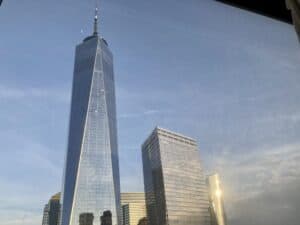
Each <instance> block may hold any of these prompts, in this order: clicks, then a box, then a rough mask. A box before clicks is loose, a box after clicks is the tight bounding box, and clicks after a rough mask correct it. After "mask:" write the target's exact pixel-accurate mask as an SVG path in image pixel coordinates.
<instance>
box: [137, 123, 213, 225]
mask: <svg viewBox="0 0 300 225" xmlns="http://www.w3.org/2000/svg"><path fill="white" fill-rule="evenodd" d="M142 157H143V168H144V188H145V195H146V207H147V218H148V221H149V225H208V224H210V213H209V201H208V191H207V187H206V182H205V177H204V175H203V172H202V168H201V164H200V157H199V152H198V147H197V143H196V141H195V140H193V139H191V138H189V137H186V136H183V135H180V134H177V133H174V132H171V131H168V130H165V129H161V128H156V129H155V130H154V131H153V132H152V134H151V135H150V136H149V138H148V139H147V140H146V141H145V143H144V144H143V145H142Z"/></svg>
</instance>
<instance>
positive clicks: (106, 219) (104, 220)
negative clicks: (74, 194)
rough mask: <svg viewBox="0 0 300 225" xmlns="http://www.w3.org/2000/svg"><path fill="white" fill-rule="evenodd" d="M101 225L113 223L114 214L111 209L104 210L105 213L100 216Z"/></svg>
mask: <svg viewBox="0 0 300 225" xmlns="http://www.w3.org/2000/svg"><path fill="white" fill-rule="evenodd" d="M100 221H101V225H112V214H111V211H105V212H103V215H102V216H101V217H100Z"/></svg>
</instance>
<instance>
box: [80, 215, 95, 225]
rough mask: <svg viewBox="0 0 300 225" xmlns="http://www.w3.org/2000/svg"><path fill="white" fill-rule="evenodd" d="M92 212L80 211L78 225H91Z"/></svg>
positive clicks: (92, 219) (92, 220)
mask: <svg viewBox="0 0 300 225" xmlns="http://www.w3.org/2000/svg"><path fill="white" fill-rule="evenodd" d="M93 222H94V215H93V213H81V214H80V216H79V225H93Z"/></svg>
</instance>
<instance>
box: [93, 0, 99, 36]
mask: <svg viewBox="0 0 300 225" xmlns="http://www.w3.org/2000/svg"><path fill="white" fill-rule="evenodd" d="M98 4H99V3H98V0H95V17H94V35H95V36H98V16H99V8H98Z"/></svg>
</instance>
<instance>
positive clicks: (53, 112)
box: [0, 0, 300, 225]
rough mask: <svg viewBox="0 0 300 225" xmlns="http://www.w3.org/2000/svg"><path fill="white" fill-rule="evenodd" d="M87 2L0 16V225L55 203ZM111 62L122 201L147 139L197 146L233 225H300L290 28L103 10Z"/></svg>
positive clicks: (140, 6) (136, 3) (192, 5)
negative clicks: (176, 139) (162, 134)
mask: <svg viewBox="0 0 300 225" xmlns="http://www.w3.org/2000/svg"><path fill="white" fill-rule="evenodd" d="M93 7H94V0H86V1H80V0H52V1H47V0H39V1H34V0H26V1H19V0H7V1H4V2H3V4H2V6H1V8H0V143H1V145H0V150H1V157H0V218H1V220H0V225H40V224H41V222H42V213H43V207H44V204H46V203H47V201H48V200H49V198H50V197H51V195H53V194H55V193H56V192H58V191H60V189H61V185H62V174H63V167H64V159H65V154H66V148H67V146H66V144H67V135H68V123H69V114H70V112H69V111H70V98H71V84H72V76H73V75H72V74H73V66H74V50H75V46H76V45H77V44H79V43H81V42H82V40H83V39H84V38H85V37H86V36H88V35H90V34H91V32H92V23H93V21H92V20H93V13H94V12H93ZM100 14H101V16H100V17H101V24H100V33H101V35H102V36H103V37H104V38H105V39H106V40H107V41H108V43H109V46H110V49H111V51H112V52H113V54H114V70H115V82H116V96H117V117H118V139H119V158H120V170H121V173H120V175H121V189H122V191H123V192H125V191H143V175H142V162H141V150H140V146H141V144H142V143H143V141H144V140H145V139H146V138H147V136H148V135H149V134H150V133H151V131H152V130H153V129H154V127H155V126H157V125H159V126H161V127H164V128H167V129H170V130H173V131H176V132H179V133H182V134H184V135H187V136H190V137H193V138H195V139H196V140H197V142H198V144H199V149H200V157H201V162H202V167H203V168H204V171H205V173H206V174H210V173H212V172H219V174H220V176H221V178H222V184H223V188H224V198H225V206H226V212H227V216H228V219H229V224H230V225H282V224H285V225H297V224H298V222H297V221H299V219H300V217H299V211H300V195H299V189H300V167H299V160H300V140H299V136H300V104H299V103H300V91H299V90H300V76H299V71H300V63H299V59H300V49H299V43H298V41H297V37H296V34H295V32H294V29H293V27H292V26H291V25H288V24H285V23H282V22H279V21H276V20H273V19H270V18H266V17H263V16H260V15H256V14H253V13H251V12H246V11H243V10H240V9H237V8H233V7H231V6H226V5H223V4H221V3H218V2H215V1H212V0H185V1H179V0H164V1H162V0H152V1H140V0H127V1H123V0H102V2H101V7H100Z"/></svg>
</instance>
